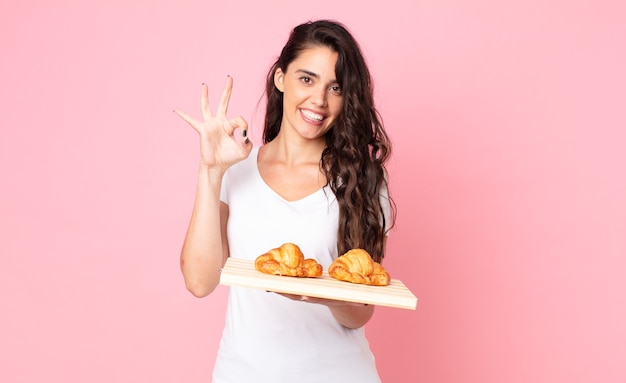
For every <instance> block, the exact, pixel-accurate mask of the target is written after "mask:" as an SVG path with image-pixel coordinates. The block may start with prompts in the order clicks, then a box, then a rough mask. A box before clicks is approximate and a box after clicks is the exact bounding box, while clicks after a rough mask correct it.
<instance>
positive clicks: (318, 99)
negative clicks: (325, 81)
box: [311, 88, 328, 108]
mask: <svg viewBox="0 0 626 383" xmlns="http://www.w3.org/2000/svg"><path fill="white" fill-rule="evenodd" d="M326 97H327V93H326V89H325V88H324V89H318V90H317V91H316V92H315V93H313V95H312V96H311V103H312V104H313V105H315V106H317V107H320V108H323V107H325V106H326V105H328V102H327V99H326Z"/></svg>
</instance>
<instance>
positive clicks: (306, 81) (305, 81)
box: [300, 76, 311, 84]
mask: <svg viewBox="0 0 626 383" xmlns="http://www.w3.org/2000/svg"><path fill="white" fill-rule="evenodd" d="M300 81H302V82H303V83H305V84H310V83H311V78H310V77H306V76H303V77H300Z"/></svg>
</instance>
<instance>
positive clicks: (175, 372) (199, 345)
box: [0, 0, 626, 383]
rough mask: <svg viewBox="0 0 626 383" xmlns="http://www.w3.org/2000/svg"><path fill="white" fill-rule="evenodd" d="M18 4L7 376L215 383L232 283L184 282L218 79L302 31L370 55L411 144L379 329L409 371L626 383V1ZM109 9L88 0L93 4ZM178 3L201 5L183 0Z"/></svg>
mask: <svg viewBox="0 0 626 383" xmlns="http://www.w3.org/2000/svg"><path fill="white" fill-rule="evenodd" d="M14 3H15V5H5V4H3V5H0V52H1V59H0V105H1V110H2V113H1V114H0V256H1V258H0V262H1V263H0V307H1V310H2V313H1V314H0V381H2V382H94V383H98V382H154V383H156V382H183V381H184V382H206V381H208V376H209V374H210V371H211V368H212V363H213V358H214V356H215V352H216V349H217V342H218V339H219V335H220V330H221V326H222V323H223V314H224V303H225V294H226V289H225V288H220V289H219V291H218V292H217V293H216V294H214V295H212V296H210V297H208V298H205V299H203V300H198V299H196V298H193V297H192V296H191V295H190V294H188V293H187V292H186V291H185V290H184V286H183V283H182V277H181V275H180V272H179V270H178V264H177V262H178V252H179V249H180V245H181V241H182V236H183V234H184V231H185V228H186V224H187V221H188V219H189V213H190V209H191V204H192V199H193V194H194V185H195V175H196V164H197V157H198V150H197V137H196V135H195V133H194V132H193V131H192V130H191V129H190V128H188V127H187V126H186V125H185V124H184V123H183V122H182V121H180V120H179V119H178V118H177V117H176V116H175V115H174V114H173V113H172V112H171V110H172V108H173V107H179V108H182V109H184V110H187V111H190V112H193V113H197V112H198V110H199V109H198V107H199V106H198V103H199V100H198V98H199V90H200V83H201V82H208V83H209V85H210V89H214V90H217V89H220V87H221V85H222V84H223V80H224V76H226V75H227V74H230V75H232V76H233V77H234V78H235V93H234V96H233V100H232V104H231V108H230V111H231V113H232V115H236V114H241V115H243V116H245V117H246V118H247V119H248V120H249V121H250V122H251V123H252V131H253V136H254V137H255V142H256V143H258V142H259V136H260V129H261V128H260V122H261V121H260V120H259V117H258V114H256V112H255V106H256V102H257V100H258V98H259V96H260V95H261V90H262V82H263V80H262V77H263V75H264V72H265V70H266V69H267V67H268V65H269V64H270V62H271V60H272V59H273V58H274V57H275V55H276V54H277V53H278V50H279V49H280V48H281V47H282V44H283V42H284V41H285V39H286V37H287V32H288V30H289V28H291V27H292V26H293V25H295V24H296V23H299V22H301V21H304V20H307V19H311V18H320V17H329V18H336V19H339V20H341V21H343V22H345V23H346V24H347V25H348V26H349V27H350V28H351V29H352V30H353V32H354V34H355V35H356V36H357V38H358V39H359V40H360V41H361V42H362V45H363V48H364V50H365V52H366V54H367V56H368V58H369V62H370V65H371V69H372V71H373V74H374V76H375V78H376V84H377V88H376V90H377V93H376V95H377V100H378V104H379V106H380V109H381V112H382V113H383V116H384V118H385V122H386V124H387V127H388V129H389V133H390V134H391V136H392V137H393V140H394V142H395V156H394V158H393V161H392V163H391V165H390V168H391V177H392V182H393V184H392V187H393V189H392V191H393V192H394V195H395V197H396V202H397V204H398V207H399V219H398V224H397V228H396V230H395V232H394V233H393V234H392V237H391V239H390V243H389V247H390V252H389V258H388V260H387V261H386V266H387V267H388V268H389V269H390V271H391V272H392V274H393V275H394V276H395V277H397V278H400V279H402V280H403V281H405V283H406V284H407V285H408V286H409V287H410V288H411V289H412V290H413V291H414V292H415V293H416V295H417V296H418V298H419V303H418V309H417V310H416V311H409V310H400V309H388V308H380V309H378V311H377V313H376V315H375V317H374V319H373V320H372V322H371V323H370V324H369V325H368V328H367V331H368V335H369V338H370V340H371V344H372V347H373V349H374V351H375V353H376V355H377V360H378V363H379V369H380V373H381V375H382V377H383V379H384V381H385V382H438V383H440V382H450V383H452V382H455V383H456V382H483V383H484V382H487V383H496V382H570V383H571V382H618V381H620V382H621V381H624V379H626V367H625V366H626V364H625V363H624V362H625V361H626V326H625V325H624V323H626V312H625V309H624V291H626V283H625V282H624V280H626V260H625V255H626V235H625V234H626V175H625V174H626V169H625V168H626V166H625V165H626V154H625V152H626V151H625V150H624V149H623V147H624V146H625V144H624V142H625V141H626V134H625V133H624V131H625V128H626V114H625V112H624V104H625V101H626V74H625V73H626V71H625V70H624V68H626V53H625V50H624V41H625V40H626V22H624V20H625V19H626V7H625V6H624V5H622V4H623V2H621V1H590V0H588V1H583V0H581V1H549V2H546V1H539V0H531V1H517V2H515V4H511V3H513V2H502V1H496V0H491V1H488V0H482V1H481V0H479V1H461V0H441V1H428V2H427V1H411V2H410V1H401V0H390V1H384V2H380V4H378V5H373V6H370V7H369V8H366V9H364V7H365V6H364V5H363V4H364V3H363V2H361V1H346V2H337V1H336V0H319V1H315V2H313V3H294V2H292V1H287V0H282V1H273V2H271V4H268V5H260V4H263V3H265V2H257V1H242V0H239V1H237V0H234V1H220V2H216V4H210V2H206V1H204V2H200V1H197V2H191V1H185V2H173V1H162V0H157V1H130V2H128V1H90V2H78V1H67V0H66V1H60V0H59V1H55V2H47V1H23V2H19V4H18V3H17V2H14ZM87 4H88V5H87ZM175 4H177V5H175Z"/></svg>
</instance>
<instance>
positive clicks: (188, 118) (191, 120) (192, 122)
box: [174, 109, 198, 130]
mask: <svg viewBox="0 0 626 383" xmlns="http://www.w3.org/2000/svg"><path fill="white" fill-rule="evenodd" d="M174 113H176V114H177V115H178V116H179V117H180V118H182V119H183V120H185V121H186V122H187V123H188V124H189V125H191V127H192V128H194V129H196V130H198V129H197V128H196V124H197V121H196V119H195V118H193V117H191V116H190V115H188V114H187V113H185V112H183V111H182V110H178V109H174Z"/></svg>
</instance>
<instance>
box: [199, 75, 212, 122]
mask: <svg viewBox="0 0 626 383" xmlns="http://www.w3.org/2000/svg"><path fill="white" fill-rule="evenodd" d="M200 109H201V110H202V118H204V120H205V121H206V120H208V119H209V118H211V108H210V107H209V87H208V86H207V85H206V84H205V83H202V95H201V96H200Z"/></svg>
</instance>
